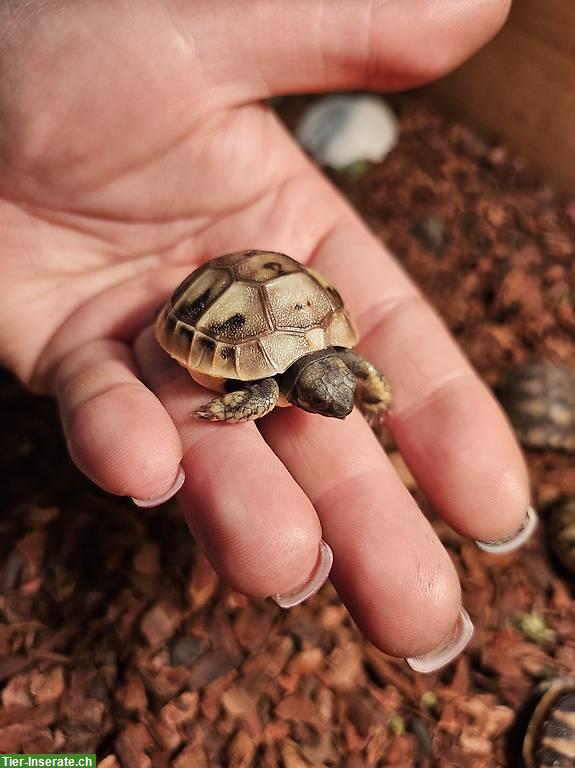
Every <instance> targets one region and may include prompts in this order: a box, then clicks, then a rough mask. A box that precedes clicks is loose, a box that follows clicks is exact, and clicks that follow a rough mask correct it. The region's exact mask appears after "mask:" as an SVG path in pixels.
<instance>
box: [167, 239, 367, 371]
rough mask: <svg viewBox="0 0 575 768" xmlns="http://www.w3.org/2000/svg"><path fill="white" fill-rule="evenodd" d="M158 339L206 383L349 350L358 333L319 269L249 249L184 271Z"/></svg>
mask: <svg viewBox="0 0 575 768" xmlns="http://www.w3.org/2000/svg"><path fill="white" fill-rule="evenodd" d="M156 338H157V339H158V341H159V342H160V344H161V346H162V347H163V348H164V349H165V350H166V351H167V352H168V353H169V354H170V355H171V356H172V357H173V358H175V359H176V360H177V361H178V362H179V363H180V364H181V365H183V366H184V367H185V368H187V369H188V370H189V371H190V373H192V376H194V374H199V376H197V378H198V380H199V381H200V383H202V384H204V385H206V386H209V385H210V383H211V380H212V379H213V380H214V381H213V384H214V385H217V384H218V382H221V381H222V380H225V379H237V380H240V381H252V380H256V379H262V378H265V377H267V376H275V375H277V374H279V373H283V372H284V371H286V370H287V369H288V368H289V367H290V365H292V363H294V362H295V361H296V360H298V359H299V358H300V357H303V356H304V355H307V354H308V353H309V352H315V351H317V350H320V349H325V348H326V347H329V346H338V347H346V348H349V349H351V348H352V347H353V346H354V345H355V344H356V343H357V340H358V333H357V330H356V328H355V325H354V323H353V321H352V320H351V318H350V316H349V314H348V312H347V310H346V309H345V307H344V305H343V301H342V299H341V296H340V295H339V293H338V292H337V291H336V289H335V288H333V287H332V286H331V285H329V283H327V282H326V281H325V280H324V279H323V278H322V277H321V276H320V275H318V274H317V273H316V272H314V271H313V270H311V269H309V268H307V267H305V266H304V265H303V264H300V263H299V262H297V261H295V260H294V259H292V258H291V257H290V256H286V255H285V254H283V253H276V252H274V251H256V250H251V251H239V252H237V253H230V254H226V255H224V256H220V257H218V258H216V259H212V260H211V261H208V262H206V263H205V264H203V265H202V266H201V267H199V268H198V269H196V270H195V271H194V272H192V273H191V274H190V275H188V277H186V278H185V279H184V280H183V281H182V282H181V283H180V285H179V286H178V287H177V288H176V290H175V291H174V293H173V295H172V296H171V298H170V299H169V300H168V301H167V302H166V304H165V305H164V307H163V308H162V310H161V312H160V314H159V316H158V319H157V321H156ZM194 378H196V376H194Z"/></svg>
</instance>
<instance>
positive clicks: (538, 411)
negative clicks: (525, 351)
mask: <svg viewBox="0 0 575 768" xmlns="http://www.w3.org/2000/svg"><path fill="white" fill-rule="evenodd" d="M498 396H499V400H500V401H501V404H502V405H503V407H504V409H505V411H506V412H507V415H508V416H509V419H510V420H511V424H512V425H513V428H514V430H515V433H516V434H517V437H518V438H519V440H520V441H521V442H522V444H523V445H524V446H525V447H526V448H538V449H544V448H551V449H555V450H562V451H575V375H574V374H573V373H572V372H571V371H569V370H567V369H566V368H560V367H559V366H557V365H553V364H552V363H547V362H544V361H541V362H532V363H527V364H525V365H520V366H517V367H516V368H512V369H511V370H510V371H509V372H508V374H507V376H506V378H505V381H504V382H503V383H502V385H501V387H499V388H498Z"/></svg>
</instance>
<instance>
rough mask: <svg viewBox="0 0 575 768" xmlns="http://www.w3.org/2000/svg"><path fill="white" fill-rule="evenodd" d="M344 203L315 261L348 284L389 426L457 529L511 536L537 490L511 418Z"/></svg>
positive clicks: (480, 535) (485, 536)
mask: <svg viewBox="0 0 575 768" xmlns="http://www.w3.org/2000/svg"><path fill="white" fill-rule="evenodd" d="M326 194H330V193H328V192H326ZM336 197H337V196H336V195H335V194H334V200H333V204H332V210H337V202H336ZM340 207H341V209H342V210H341V211H340V213H341V216H340V223H339V224H338V225H337V226H336V228H335V229H333V230H332V233H331V235H329V236H328V237H326V238H325V239H324V240H323V241H322V243H321V245H320V247H319V249H318V250H317V251H316V253H315V254H314V256H313V258H312V259H311V261H310V262H309V263H310V265H313V266H314V267H316V268H317V269H318V270H319V271H320V272H322V273H323V274H325V275H326V277H328V278H330V279H331V280H332V282H333V283H334V285H336V286H341V287H342V293H343V296H344V299H345V300H346V303H347V305H348V307H349V309H350V310H351V313H352V315H353V316H354V317H355V318H356V320H357V322H358V326H359V330H360V333H361V334H362V340H361V342H360V344H359V347H358V349H359V351H360V352H361V353H362V354H364V355H365V356H366V357H367V358H368V359H370V360H371V361H372V362H373V363H374V364H375V365H376V366H377V367H378V368H379V369H380V370H381V371H383V372H384V374H385V375H386V376H387V377H388V379H389V381H390V384H391V389H392V393H393V410H392V414H391V416H390V419H389V424H390V427H391V429H392V431H393V435H394V438H395V440H396V442H397V444H398V446H399V448H400V450H401V452H402V454H403V455H404V458H405V459H406V461H407V463H408V464H409V466H410V468H411V470H412V472H413V474H414V476H415V478H416V479H417V482H418V484H419V486H420V487H421V488H422V490H423V491H424V492H425V493H426V495H427V496H428V497H429V499H430V500H431V501H432V502H433V504H434V505H435V506H436V508H437V509H438V511H439V512H440V513H441V514H442V515H443V516H444V518H445V519H446V520H447V521H448V522H449V523H450V524H451V525H452V526H453V527H454V528H456V529H457V530H458V531H460V532H461V533H463V534H465V535H468V536H472V537H473V538H475V539H478V540H482V541H491V540H497V539H500V538H502V537H506V536H509V535H512V534H513V533H514V532H516V531H517V530H518V529H519V528H520V526H521V525H522V524H523V522H524V520H525V515H526V510H527V508H528V503H529V490H528V479H527V472H526V468H525V464H524V461H523V458H522V456H521V453H520V450H519V448H518V446H517V443H516V441H515V439H514V437H513V434H512V433H511V430H510V428H509V426H508V423H507V421H506V419H505V418H504V416H503V414H502V412H501V410H500V408H499V406H498V405H497V403H496V402H495V400H494V398H493V397H492V395H491V394H490V393H489V392H488V391H487V389H486V387H485V386H484V385H483V384H482V382H481V381H480V380H479V378H478V377H477V375H476V374H475V372H474V371H473V370H472V368H471V366H470V364H469V363H468V361H467V360H466V359H465V357H464V355H463V354H462V352H461V350H460V349H459V348H458V347H457V345H456V344H455V342H454V340H453V339H452V337H451V336H450V335H449V333H448V332H447V330H446V328H445V326H444V325H443V323H442V322H441V320H440V319H439V317H438V316H437V314H436V313H435V312H434V311H433V309H432V308H431V307H430V306H429V304H427V303H426V302H425V301H424V300H423V299H422V297H421V295H420V294H419V293H418V291H417V290H416V289H415V287H414V286H413V284H412V283H411V281H410V280H409V279H408V278H407V277H406V275H405V274H404V273H403V272H402V271H401V269H400V267H399V266H398V265H397V264H396V263H395V262H394V261H393V260H392V258H391V257H390V256H389V254H387V253H385V252H384V251H383V249H382V247H381V245H380V244H379V243H378V242H377V241H376V239H375V238H374V236H373V235H371V234H370V233H369V232H368V231H367V230H366V228H365V226H364V225H363V224H362V223H361V222H360V221H358V220H357V219H356V218H355V216H354V215H352V214H351V213H349V212H347V215H346V213H345V211H344V210H343V209H344V208H345V206H344V204H343V203H340ZM346 210H347V209H346Z"/></svg>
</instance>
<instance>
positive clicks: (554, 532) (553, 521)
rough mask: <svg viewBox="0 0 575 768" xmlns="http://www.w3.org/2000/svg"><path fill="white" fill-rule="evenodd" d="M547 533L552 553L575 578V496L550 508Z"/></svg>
mask: <svg viewBox="0 0 575 768" xmlns="http://www.w3.org/2000/svg"><path fill="white" fill-rule="evenodd" d="M548 531H549V544H550V545H551V549H552V551H553V553H554V554H555V556H556V557H557V559H558V560H559V562H560V563H561V564H562V565H563V566H564V567H565V568H566V569H567V570H568V571H569V572H570V573H572V574H573V575H574V576H575V496H570V497H567V498H565V499H562V500H561V501H559V502H558V503H557V504H555V505H554V506H553V507H552V509H551V514H550V515H549V525H548Z"/></svg>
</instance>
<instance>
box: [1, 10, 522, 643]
mask: <svg viewBox="0 0 575 768" xmlns="http://www.w3.org/2000/svg"><path fill="white" fill-rule="evenodd" d="M18 5H19V4H17V3H11V2H7V3H6V4H5V5H4V6H3V8H2V9H1V10H0V71H2V73H3V74H2V78H1V79H0V115H1V121H0V232H1V233H2V238H1V241H0V355H1V358H2V360H3V361H4V362H5V363H6V364H7V365H9V366H10V367H11V368H12V369H13V370H14V371H15V372H16V373H17V374H18V375H19V376H20V377H21V378H22V380H23V381H24V382H25V383H26V384H27V385H28V386H29V387H31V388H32V389H33V390H35V391H39V392H48V391H50V392H54V393H55V394H56V395H57V397H58V398H59V402H60V405H61V412H62V420H63V425H64V429H65V432H66V435H67V438H68V443H69V446H70V452H71V454H72V456H73V458H74V459H75V461H76V462H77V463H78V465H79V466H80V467H81V468H82V470H83V471H84V472H85V473H86V474H87V475H89V476H90V477H91V478H92V479H93V480H94V481H95V482H96V483H98V484H99V485H101V486H102V487H103V488H105V489H107V490H109V491H110V492H112V493H117V494H124V495H130V496H133V497H136V498H138V499H146V498H157V497H161V496H162V495H163V494H165V493H166V491H167V489H169V488H170V486H171V485H172V484H173V482H174V478H175V477H176V476H177V473H178V469H179V466H180V463H181V465H182V467H183V469H184V471H185V476H186V482H185V484H184V486H183V488H182V490H181V491H180V494H179V498H180V500H181V504H182V508H183V511H184V513H185V515H186V518H187V520H188V522H189V525H190V527H191V529H192V531H193V532H194V535H195V536H196V537H197V539H198V540H199V542H200V543H201V545H202V546H203V547H204V548H205V550H206V552H207V554H208V556H209V557H210V559H211V561H212V562H213V564H214V566H215V567H216V568H217V570H218V572H219V573H220V575H221V576H222V577H223V578H224V579H226V580H227V581H228V582H230V583H231V584H232V585H233V586H234V587H235V588H237V589H239V590H241V591H244V592H246V593H248V594H251V595H259V596H267V595H270V594H281V593H286V592H290V590H293V589H294V588H295V587H297V586H298V585H299V584H301V583H303V582H305V581H306V579H307V577H308V575H309V573H310V572H311V571H312V569H313V567H314V563H315V562H316V559H317V553H318V546H319V543H320V540H321V538H322V536H323V538H324V539H325V540H326V541H327V542H328V543H329V545H330V546H331V548H332V550H333V552H334V555H335V561H334V569H333V572H332V577H333V581H334V583H335V585H336V587H337V589H338V591H339V592H340V594H341V596H342V598H343V599H344V601H345V602H346V604H347V606H348V607H349V609H350V611H351V612H352V614H353V615H354V617H355V619H356V620H357V621H358V623H359V624H360V626H361V627H362V629H363V630H364V631H365V632H366V633H367V634H368V635H369V636H370V637H371V638H372V639H373V640H374V642H376V643H377V644H378V645H379V646H380V647H382V648H384V649H386V650H388V651H389V652H391V653H395V654H397V655H406V656H407V655H413V654H420V653H423V652H426V651H428V650H429V649H430V648H432V647H434V646H435V645H437V644H438V642H439V641H440V640H441V639H442V638H443V637H444V636H445V635H446V633H447V632H448V630H449V628H450V627H451V626H452V625H453V623H454V621H455V617H456V616H457V612H458V609H459V606H460V594H459V585H458V583H457V578H456V575H455V573H454V570H453V568H452V566H451V562H450V560H449V557H448V555H447V553H446V552H445V551H444V549H443V548H442V546H441V544H440V543H439V541H438V540H437V538H436V536H435V534H434V533H433V531H432V529H431V527H430V526H429V525H428V523H427V522H426V520H425V519H424V517H423V516H422V515H421V513H420V512H419V510H418V509H417V507H416V505H415V503H414V501H413V499H412V498H411V497H410V496H409V494H408V493H407V492H406V491H405V490H404V488H403V486H402V484H401V483H400V481H399V480H398V478H397V477H396V476H395V474H394V472H393V470H392V468H391V466H390V464H389V462H388V461H387V459H386V457H385V455H384V453H383V452H382V451H381V449H380V447H379V445H378V443H377V441H376V440H375V438H374V437H373V435H372V433H371V431H370V430H369V428H368V426H367V425H366V424H365V422H364V421H363V419H362V418H361V416H360V415H358V414H357V413H355V412H354V413H353V414H352V416H350V417H349V418H348V419H347V420H346V421H345V422H338V421H336V420H333V419H323V418H321V417H319V416H312V415H309V414H306V413H303V412H301V411H298V409H295V408H290V409H286V410H282V411H281V412H278V413H276V412H274V413H272V414H271V415H270V416H269V417H267V418H266V419H265V420H263V422H262V423H261V425H259V428H258V427H256V426H255V425H254V424H253V423H252V424H244V425H237V426H234V427H222V426H221V425H219V424H216V425H213V424H208V423H204V422H200V421H197V420H194V419H193V418H191V417H190V413H191V412H192V411H193V410H194V409H195V408H196V407H197V406H199V405H200V404H203V403H204V402H205V401H206V392H205V391H202V390H201V388H200V387H198V386H197V385H195V384H194V383H193V381H192V380H191V378H190V377H189V376H188V375H187V374H186V372H185V371H183V370H182V369H181V368H179V367H178V366H177V365H176V364H174V363H173V361H171V360H170V359H169V358H168V357H167V355H165V354H164V353H163V352H162V351H161V350H160V349H159V347H158V345H157V344H156V343H155V341H154V339H153V337H152V334H151V330H150V324H151V323H152V320H153V316H154V313H155V310H156V308H157V307H158V305H159V304H160V303H161V302H162V301H163V300H164V299H165V298H166V296H167V295H168V294H169V293H170V292H171V290H172V289H173V288H174V287H175V285H176V284H177V283H178V282H179V280H180V279H181V278H182V277H183V276H184V275H186V274H187V273H188V272H190V271H191V270H192V269H193V268H194V267H196V266H197V265H198V264H199V263H201V262H202V261H204V260H205V259H207V258H210V257H213V256H217V255H220V254H222V253H226V252H229V251H235V250H241V249H244V248H264V249H270V250H279V251H283V252H286V253H289V254H290V255H291V256H294V257H295V258H297V259H299V260H301V261H304V262H311V263H313V265H314V267H316V268H317V269H318V270H319V271H320V272H323V273H324V274H325V275H326V277H327V278H328V279H329V280H330V281H331V282H333V283H334V284H335V285H336V286H337V287H338V289H339V290H340V292H341V293H342V295H343V297H344V299H345V301H346V303H347V305H348V307H349V309H350V311H351V313H352V315H353V316H354V318H355V319H356V321H357V323H358V326H359V328H360V331H361V333H362V337H363V338H362V342H361V345H360V347H359V349H360V351H361V352H362V353H364V354H365V355H366V356H367V357H368V358H370V359H371V360H372V361H373V362H374V363H375V364H376V365H378V367H379V368H380V369H381V370H383V371H384V372H385V374H386V376H387V377H388V378H389V380H390V382H391V385H392V389H393V391H394V395H395V399H394V412H393V414H392V417H391V418H390V426H391V428H392V430H393V433H394V436H395V439H396V441H397V443H398V445H399V447H400V449H401V450H402V452H403V454H404V456H405V458H406V460H407V461H408V463H409V465H410V466H411V468H412V471H413V473H414V475H415V476H416V478H417V480H418V482H419V484H420V485H421V487H422V488H423V489H424V490H425V491H426V493H427V494H428V496H429V497H430V498H431V499H432V501H433V502H434V504H435V506H436V507H437V509H438V510H439V511H440V512H441V513H442V514H443V515H444V517H445V519H446V520H447V521H448V522H449V523H451V524H452V525H453V526H454V527H456V528H457V529H458V530H459V531H461V532H462V533H463V534H464V535H468V536H471V537H473V538H476V539H482V540H489V539H496V538H499V537H501V536H505V535H507V534H510V533H512V532H513V531H514V530H516V529H517V528H518V526H519V525H520V524H521V522H522V520H523V517H524V514H525V509H526V507H527V504H528V492H527V483H526V477H525V470H524V466H523V463H522V460H521V457H520V454H519V452H518V449H517V447H516V445H515V443H514V441H513V438H512V436H511V435H510V433H509V431H508V428H507V426H506V423H505V421H504V419H503V417H502V416H501V414H500V412H499V410H498V408H497V406H496V405H495V403H494V402H493V400H492V399H491V397H490V395H489V394H488V393H487V391H486V390H485V389H484V387H483V386H482V384H481V383H480V381H479V380H478V379H477V378H476V376H475V374H474V373H473V371H472V370H471V369H470V367H469V366H468V364H467V362H466V361H465V359H464V358H463V357H462V355H461V353H460V352H459V351H458V349H457V348H456V346H455V345H454V343H453V341H452V340H451V339H450V338H449V336H448V334H447V332H446V331H445V329H444V327H443V326H442V324H441V322H440V321H439V319H438V318H437V317H436V315H435V314H434V312H433V311H432V309H431V308H430V307H429V306H427V305H426V304H425V303H424V302H423V300H422V299H421V297H420V296H419V294H418V292H417V289H416V288H415V287H414V286H413V285H412V284H411V282H410V281H409V280H408V279H407V277H406V276H405V275H404V274H403V273H402V272H401V270H400V269H399V267H398V266H397V265H396V264H395V262H394V261H393V260H392V258H391V257H390V256H389V254H387V253H386V252H385V251H384V250H383V249H382V247H381V245H380V244H379V243H378V242H376V240H375V239H374V238H373V237H372V236H371V235H370V233H369V232H368V231H367V230H366V229H365V227H364V226H363V224H362V223H361V222H360V221H359V220H358V219H357V217H356V216H355V214H354V213H353V212H352V211H351V210H350V208H349V207H348V206H347V204H346V203H345V202H344V201H343V200H342V199H341V198H340V197H339V195H338V193H337V192H336V191H335V190H334V189H333V188H332V187H331V186H330V185H329V184H328V183H327V181H326V180H325V179H324V178H323V177H322V176H321V175H320V174H319V173H318V171H317V170H316V169H315V168H314V166H313V165H312V164H311V163H310V162H309V161H308V159H307V158H306V157H305V155H304V154H303V153H301V151H300V150H299V149H298V148H297V146H296V145H295V144H294V143H293V142H292V140H291V138H290V137H289V136H288V135H287V133H286V132H285V131H284V129H283V127H282V126H281V124H280V123H279V122H278V120H277V119H276V117H275V116H274V114H273V112H271V111H270V110H269V109H268V108H267V107H266V106H265V105H263V104H262V103H261V102H262V100H263V99H265V98H266V97H268V96H270V95H272V94H274V93H287V92H290V91H293V92H297V91H299V92H301V91H304V90H308V91H311V90H329V89H336V88H337V89H345V88H348V89H350V88H377V89H383V88H386V87H391V88H396V87H403V86H408V85H412V84H414V83H415V82H419V81H423V80H425V79H429V78H431V77H434V76H437V75H439V74H441V73H442V72H443V71H445V70H447V69H448V68H450V67H451V66H455V65H456V64H457V63H459V61H461V60H463V59H464V58H465V57H466V56H467V55H469V54H470V53H471V52H472V51H473V50H474V49H475V48H477V47H478V46H479V45H480V44H481V43H482V42H484V41H485V40H486V39H487V38H488V37H489V36H490V35H491V34H492V33H493V32H494V31H495V30H496V28H497V27H498V25H499V24H500V23H501V22H502V21H503V19H504V17H505V14H506V12H507V4H506V3H505V2H500V1H499V0H469V2H461V3H451V2H447V1H446V2H439V1H438V0H416V1H415V0H414V2H412V3H405V2H389V3H381V4H376V3H372V2H367V0H365V2H357V0H349V2H345V1H344V0H339V2H337V3H335V4H334V3H324V2H320V1H319V0H318V2H315V3H310V2H309V0H305V1H304V0H296V1H295V2H293V3H290V4H289V6H288V4H287V3H284V4H282V3H278V2H273V1H272V0H249V2H242V3H239V2H233V1H232V0H211V2H203V0H198V1H197V2H194V3H184V2H177V0H173V2H170V1H169V0H162V1H161V2H157V3H151V2H150V3H146V4H144V3H142V4H133V3H123V2H118V1H117V0H91V1H90V0H87V1H86V2H84V3H82V4H78V3H72V2H64V1H60V2H57V1H56V0H54V2H53V3H50V2H48V3H46V2H38V3H34V2H32V3H28V4H27V5H26V8H25V10H19V8H18ZM408 6H409V7H408ZM262 437H263V439H262Z"/></svg>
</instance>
